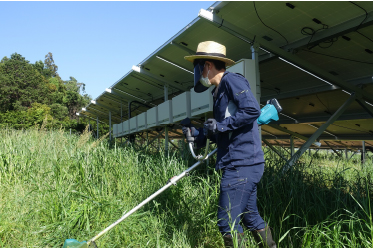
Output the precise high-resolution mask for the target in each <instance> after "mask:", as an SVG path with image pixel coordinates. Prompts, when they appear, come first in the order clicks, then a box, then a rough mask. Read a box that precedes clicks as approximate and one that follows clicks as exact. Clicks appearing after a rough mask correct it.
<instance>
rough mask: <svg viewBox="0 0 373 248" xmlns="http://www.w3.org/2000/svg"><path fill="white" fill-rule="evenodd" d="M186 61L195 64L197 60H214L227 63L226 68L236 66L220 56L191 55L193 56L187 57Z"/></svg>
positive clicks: (231, 61)
mask: <svg viewBox="0 0 373 248" xmlns="http://www.w3.org/2000/svg"><path fill="white" fill-rule="evenodd" d="M184 59H186V60H188V61H189V62H192V63H193V62H194V60H196V59H214V60H220V61H223V62H225V65H226V66H231V65H234V64H235V62H234V61H233V60H231V59H228V58H222V57H218V56H211V55H191V56H185V57H184Z"/></svg>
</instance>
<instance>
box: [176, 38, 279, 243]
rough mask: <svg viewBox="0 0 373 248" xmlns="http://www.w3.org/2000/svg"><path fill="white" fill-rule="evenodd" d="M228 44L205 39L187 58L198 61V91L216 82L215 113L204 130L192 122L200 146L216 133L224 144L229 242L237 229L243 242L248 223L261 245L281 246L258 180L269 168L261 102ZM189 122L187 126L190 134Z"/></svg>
mask: <svg viewBox="0 0 373 248" xmlns="http://www.w3.org/2000/svg"><path fill="white" fill-rule="evenodd" d="M225 55H226V48H225V46H223V45H221V44H219V43H217V42H213V41H206V42H201V43H199V45H198V48H197V52H196V55H192V56H186V57H185V59H186V60H188V61H190V62H192V63H193V64H194V91H195V92H198V93H199V92H203V91H205V90H207V89H208V87H210V86H212V85H214V86H215V89H214V90H213V91H212V94H213V98H214V110H213V114H214V118H213V119H208V120H207V121H206V122H205V123H204V128H203V130H202V128H201V129H199V130H197V129H195V128H194V127H192V128H191V135H192V136H193V137H195V142H196V143H197V146H198V147H202V146H203V145H204V143H206V138H210V139H211V140H212V141H213V142H215V143H216V144H217V146H218V151H217V159H216V170H222V178H221V185H220V197H219V208H218V227H219V230H220V232H221V233H222V235H223V239H224V245H225V247H233V237H232V231H236V232H237V233H238V242H239V247H241V242H242V236H243V228H242V226H241V225H240V221H242V223H243V224H244V226H245V227H246V228H248V229H249V230H250V231H251V232H252V233H253V235H254V239H255V241H256V242H257V244H258V245H259V247H270V248H275V247H276V243H275V242H274V241H273V239H272V234H271V231H270V229H269V227H268V226H267V224H266V223H265V222H264V221H263V219H262V218H261V217H260V215H259V212H258V209H257V205H256V198H257V184H258V183H259V181H260V179H261V177H262V175H263V171H264V155H263V151H262V148H261V141H260V136H259V131H258V124H257V121H256V119H257V118H258V117H259V115H260V107H259V104H258V102H257V101H256V99H255V97H254V96H253V94H252V92H251V90H250V85H249V83H248V81H247V80H246V79H245V78H244V77H243V76H242V75H240V74H236V73H230V72H227V71H226V66H229V65H233V64H234V61H232V60H230V59H228V58H226V56H225ZM186 132H187V128H186V127H183V133H184V134H186Z"/></svg>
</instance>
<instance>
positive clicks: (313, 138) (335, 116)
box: [283, 93, 356, 172]
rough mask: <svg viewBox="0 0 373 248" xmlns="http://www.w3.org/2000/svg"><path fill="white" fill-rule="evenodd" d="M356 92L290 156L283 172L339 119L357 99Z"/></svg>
mask: <svg viewBox="0 0 373 248" xmlns="http://www.w3.org/2000/svg"><path fill="white" fill-rule="evenodd" d="M355 98H356V96H355V93H352V94H351V96H350V97H349V98H348V99H347V101H346V102H345V103H344V104H343V105H342V106H341V107H340V108H339V109H338V110H337V111H336V112H335V113H334V114H333V115H332V116H331V117H330V118H329V120H328V121H327V122H325V123H324V124H323V125H322V126H321V127H320V128H318V129H317V130H316V132H315V133H314V134H312V136H311V137H310V138H309V139H308V140H307V141H306V142H305V143H304V144H303V145H302V147H301V148H299V149H298V151H297V152H296V153H295V154H294V156H292V157H291V158H290V160H289V161H288V162H287V163H286V164H285V165H284V167H283V172H286V171H287V170H288V169H289V168H290V167H292V166H293V165H294V164H295V163H296V162H297V161H298V159H299V158H300V157H301V156H302V154H303V153H304V152H305V151H306V150H307V149H308V148H309V147H310V146H311V145H312V143H314V142H315V141H316V139H317V138H318V137H319V136H320V135H321V134H322V133H323V132H324V131H325V130H326V128H327V127H328V126H329V125H330V124H332V123H333V122H334V121H336V120H337V119H338V117H339V116H341V114H343V112H344V111H345V110H346V109H347V108H348V106H350V104H351V103H352V102H354V101H355Z"/></svg>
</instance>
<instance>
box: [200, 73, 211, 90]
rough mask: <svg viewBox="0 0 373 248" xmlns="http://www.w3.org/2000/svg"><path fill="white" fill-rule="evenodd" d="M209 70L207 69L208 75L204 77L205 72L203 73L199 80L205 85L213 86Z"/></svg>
mask: <svg viewBox="0 0 373 248" xmlns="http://www.w3.org/2000/svg"><path fill="white" fill-rule="evenodd" d="M209 72H210V70H208V71H207V76H206V77H204V76H203V73H201V78H200V79H199V82H200V83H201V84H202V85H203V86H205V87H211V85H212V84H211V82H210V80H209Z"/></svg>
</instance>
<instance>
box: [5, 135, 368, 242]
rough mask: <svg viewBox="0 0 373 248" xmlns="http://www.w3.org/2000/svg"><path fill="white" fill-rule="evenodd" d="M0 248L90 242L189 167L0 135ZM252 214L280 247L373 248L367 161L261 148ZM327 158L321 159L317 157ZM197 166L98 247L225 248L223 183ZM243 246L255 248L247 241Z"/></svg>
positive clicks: (86, 143)
mask: <svg viewBox="0 0 373 248" xmlns="http://www.w3.org/2000/svg"><path fill="white" fill-rule="evenodd" d="M0 137H1V140H0V247H62V244H63V242H64V240H65V239H67V238H76V239H78V240H80V241H82V240H88V239H90V238H92V237H93V236H95V235H96V234H97V233H98V232H99V231H101V230H102V229H104V228H105V227H107V226H108V225H110V224H111V223H112V222H114V221H115V220H117V219H119V218H120V217H121V216H122V215H123V214H124V213H125V212H127V211H129V210H130V209H132V208H133V207H134V206H136V205H137V204H138V203H140V202H141V201H142V200H144V199H145V198H147V197H148V196H149V195H150V194H152V193H154V192H155V191H156V190H158V189H159V188H160V187H162V186H163V185H164V184H165V183H166V182H167V180H168V179H169V178H171V177H172V176H175V175H177V174H179V173H180V172H182V171H183V170H185V169H186V168H187V167H188V166H190V165H191V164H192V161H193V160H192V159H191V158H190V157H186V156H185V154H184V156H181V155H180V152H178V151H175V152H173V153H171V154H170V156H169V157H165V156H164V155H163V154H164V152H163V151H160V152H158V153H157V152H150V151H147V150H140V149H138V148H132V147H128V146H127V147H120V146H119V145H118V143H117V144H112V145H110V144H108V143H107V141H106V140H102V141H99V142H98V141H95V140H92V139H91V138H90V137H89V134H84V135H82V136H75V135H72V136H70V135H68V134H65V133H63V132H62V131H40V130H36V129H32V130H27V131H15V130H0ZM265 152H266V155H265V156H266V161H267V164H266V169H265V173H264V175H263V179H262V181H261V182H260V185H259V192H258V206H259V210H260V213H261V215H262V217H263V218H264V219H265V220H266V221H267V222H269V223H270V226H271V227H273V228H274V230H273V233H274V235H275V239H276V241H277V243H278V247H297V248H298V247H373V246H372V241H373V223H372V214H371V199H372V197H371V192H372V185H373V181H372V178H371V172H372V160H371V159H369V160H368V161H367V163H366V165H365V166H364V167H363V168H362V166H361V165H360V164H359V163H360V159H359V158H358V155H356V156H355V157H354V158H352V159H351V160H350V161H349V162H345V160H342V159H338V158H336V157H333V155H332V154H331V153H329V154H328V157H325V156H323V154H324V153H322V152H319V153H318V156H317V157H316V156H314V157H310V156H308V155H305V156H303V157H302V158H301V162H300V163H299V164H298V165H297V166H295V167H294V168H292V170H290V171H288V172H287V173H286V174H285V175H284V176H282V175H281V174H280V168H281V166H282V165H283V162H282V161H280V160H278V157H276V156H275V155H274V154H273V153H272V152H270V151H268V150H266V149H265ZM324 155H325V154H324ZM212 165H213V161H211V162H210V167H211V168H208V167H207V166H206V165H205V164H203V165H201V166H200V167H199V168H198V169H197V170H196V171H194V172H193V173H192V174H191V176H189V177H186V178H184V179H182V180H181V181H180V182H178V184H177V185H176V186H173V187H171V188H170V189H168V190H167V191H165V192H164V193H163V194H162V195H160V196H158V197H157V198H155V200H154V201H152V202H150V203H149V204H148V205H146V206H144V207H143V208H142V209H140V210H139V211H138V212H136V213H135V214H133V215H132V216H130V217H129V218H128V219H126V220H125V221H123V222H122V223H121V224H119V225H118V226H117V227H115V228H114V229H113V230H111V231H110V232H109V233H108V234H106V235H104V236H103V237H102V238H100V239H99V240H98V242H97V243H98V246H99V247H100V248H102V247H223V241H222V238H221V236H220V234H219V232H218V228H217V226H216V222H217V218H216V210H217V201H218V189H219V181H220V175H219V173H217V172H215V171H214V170H213V168H212V167H213V166H212ZM247 247H255V245H254V244H253V243H252V241H251V239H250V240H249V244H248V246H247Z"/></svg>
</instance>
